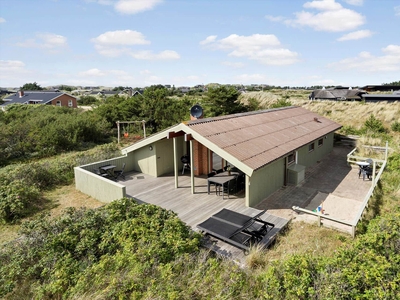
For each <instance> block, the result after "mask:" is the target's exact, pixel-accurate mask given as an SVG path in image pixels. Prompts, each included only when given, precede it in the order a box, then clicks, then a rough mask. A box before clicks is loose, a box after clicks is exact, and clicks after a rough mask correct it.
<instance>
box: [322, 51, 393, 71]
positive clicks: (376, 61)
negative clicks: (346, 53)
mask: <svg viewBox="0 0 400 300" xmlns="http://www.w3.org/2000/svg"><path fill="white" fill-rule="evenodd" d="M382 52H383V55H381V56H374V55H372V54H371V53H370V52H367V51H364V52H361V53H359V55H358V56H357V57H353V58H347V59H343V60H341V61H339V62H335V63H332V64H330V65H329V66H330V67H333V68H335V69H337V70H340V71H343V70H350V69H355V70H358V71H359V72H394V71H400V45H389V46H387V47H385V48H382Z"/></svg>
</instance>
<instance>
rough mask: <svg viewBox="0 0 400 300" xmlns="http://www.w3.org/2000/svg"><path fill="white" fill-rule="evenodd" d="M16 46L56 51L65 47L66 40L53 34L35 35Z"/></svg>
mask: <svg viewBox="0 0 400 300" xmlns="http://www.w3.org/2000/svg"><path fill="white" fill-rule="evenodd" d="M17 46H20V47H24V48H41V49H47V50H56V49H61V48H65V47H67V38H66V37H64V36H62V35H58V34H54V33H37V34H36V35H35V37H34V38H31V39H27V40H25V41H24V42H21V43H18V44H17Z"/></svg>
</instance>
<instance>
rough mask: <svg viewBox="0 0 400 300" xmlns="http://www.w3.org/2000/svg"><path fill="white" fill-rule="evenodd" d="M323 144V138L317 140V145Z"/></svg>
mask: <svg viewBox="0 0 400 300" xmlns="http://www.w3.org/2000/svg"><path fill="white" fill-rule="evenodd" d="M323 144H324V139H319V140H318V147H321V146H322V145H323Z"/></svg>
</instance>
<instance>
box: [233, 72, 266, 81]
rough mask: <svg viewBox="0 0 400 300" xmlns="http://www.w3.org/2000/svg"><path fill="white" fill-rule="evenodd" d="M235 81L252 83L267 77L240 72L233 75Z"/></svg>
mask: <svg viewBox="0 0 400 300" xmlns="http://www.w3.org/2000/svg"><path fill="white" fill-rule="evenodd" d="M234 79H235V80H236V81H237V82H241V83H249V82H251V83H254V82H263V81H265V80H266V79H267V77H266V76H265V75H263V74H241V75H237V76H235V77H234Z"/></svg>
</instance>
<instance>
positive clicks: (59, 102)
mask: <svg viewBox="0 0 400 300" xmlns="http://www.w3.org/2000/svg"><path fill="white" fill-rule="evenodd" d="M3 101H4V104H3V105H2V106H3V107H4V106H7V105H10V104H15V103H19V104H47V105H55V106H65V107H72V108H76V107H77V103H76V98H75V97H74V96H71V95H69V94H66V93H63V92H49V91H22V90H21V91H18V92H17V93H14V94H12V95H10V96H7V97H6V98H4V99H3Z"/></svg>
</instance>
